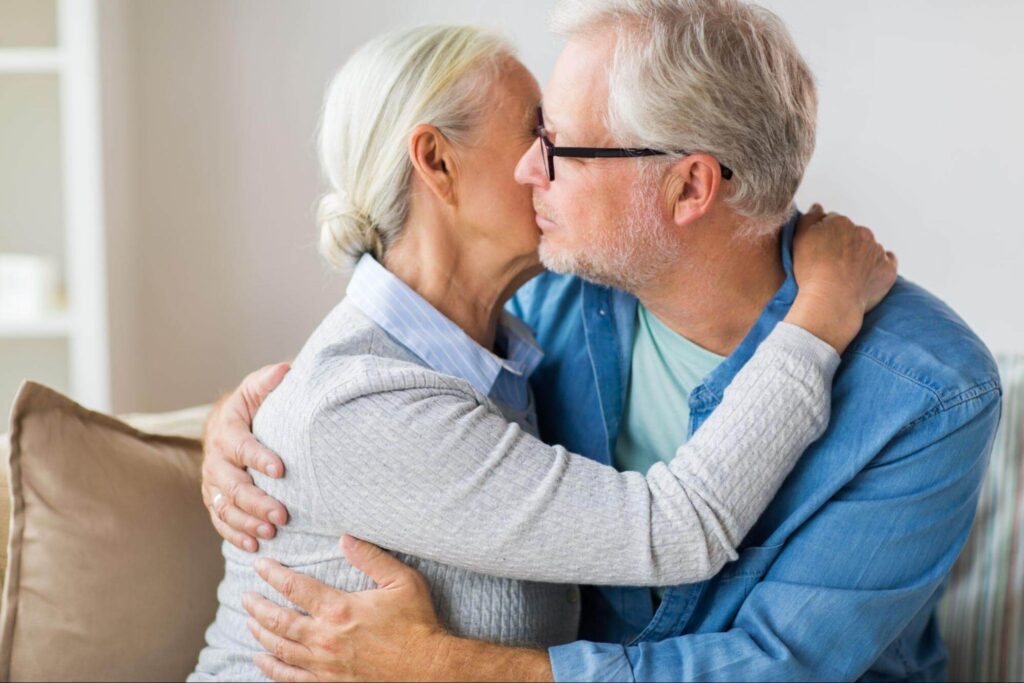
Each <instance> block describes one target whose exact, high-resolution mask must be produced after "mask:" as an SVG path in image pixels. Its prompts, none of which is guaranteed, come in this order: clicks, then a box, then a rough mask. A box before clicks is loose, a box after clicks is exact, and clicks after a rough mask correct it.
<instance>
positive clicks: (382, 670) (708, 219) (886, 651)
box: [206, 0, 1000, 680]
mask: <svg viewBox="0 0 1024 683" xmlns="http://www.w3.org/2000/svg"><path fill="white" fill-rule="evenodd" d="M555 25H556V27H557V28H558V30H559V31H560V32H561V33H562V34H563V35H565V36H566V37H567V38H568V42H567V45H566V47H565V49H564V51H563V52H562V54H561V56H560V57H559V59H558V62H557V65H556V67H555V70H554V72H553V74H552V76H551V80H550V82H549V84H548V86H547V89H546V91H545V99H544V109H543V120H542V127H540V128H539V139H538V141H537V143H536V145H535V146H534V147H533V148H532V149H531V150H530V151H529V152H528V153H527V154H526V155H525V156H524V157H523V158H522V160H521V161H520V163H519V166H518V168H517V171H516V173H517V178H518V180H519V181H520V182H521V183H524V184H527V185H529V186H531V187H532V188H533V193H534V201H535V206H536V209H537V222H538V225H539V226H540V228H541V230H542V231H543V240H542V245H541V255H542V258H543V260H544V263H545V265H546V266H547V267H548V268H549V269H550V270H552V271H556V272H549V273H546V274H544V275H542V276H540V277H539V278H537V279H536V280H534V281H533V282H532V283H530V284H529V285H527V286H526V287H525V288H524V289H523V290H522V291H521V292H520V293H519V294H518V295H517V297H516V298H515V299H514V300H513V302H512V304H511V306H512V309H513V312H514V313H515V314H517V315H518V316H520V317H521V318H523V319H524V320H525V321H526V322H527V323H528V324H529V325H530V326H531V327H533V328H534V329H535V330H536V336H537V339H538V341H539V342H540V343H541V345H542V346H543V348H544V349H545V351H546V354H547V355H546V357H545V360H544V362H543V364H542V365H541V366H540V368H539V369H538V370H537V372H536V373H535V374H534V375H533V377H532V379H531V382H532V384H533V386H534V389H535V393H536V400H537V407H538V413H539V417H540V420H541V425H542V434H543V436H544V437H545V439H546V440H547V441H549V442H551V443H560V444H564V445H565V446H566V447H567V448H569V449H571V450H572V451H575V452H578V453H583V454H586V455H588V456H589V457H591V458H593V459H594V460H597V461H599V462H602V463H611V464H614V465H615V466H617V467H619V468H620V469H635V470H639V471H641V472H642V471H646V469H647V468H648V467H649V466H650V465H651V464H652V462H651V461H650V460H649V459H646V458H645V457H644V456H643V455H642V454H643V453H672V452H673V451H674V446H675V444H676V443H677V442H678V441H679V440H681V438H683V437H685V436H686V435H687V434H692V433H693V432H694V430H696V429H697V428H698V427H699V426H700V425H701V424H702V423H703V422H704V421H705V420H706V419H707V417H708V415H709V414H710V413H711V412H712V411H714V410H715V408H716V406H717V405H718V403H719V402H720V400H721V398H722V392H723V390H724V389H725V387H727V386H728V385H729V383H730V381H731V380H732V378H733V377H734V376H735V375H736V373H737V372H738V370H739V369H740V368H741V367H742V366H743V365H744V363H745V362H746V361H747V359H749V358H750V356H751V354H752V353H753V351H754V349H755V348H756V347H757V345H758V344H759V343H760V341H761V340H762V339H764V337H765V336H766V335H767V334H768V332H769V331H770V330H771V329H772V328H773V326H774V325H775V324H776V323H777V322H778V321H779V320H780V319H782V317H783V316H784V315H785V313H786V311H787V310H788V308H789V306H790V304H791V303H792V301H793V297H794V293H795V290H796V284H795V282H794V279H793V275H792V264H791V258H790V247H791V241H792V235H793V229H794V225H795V216H790V215H789V214H790V212H791V211H792V208H791V207H792V201H793V196H794V193H795V192H796V189H797V187H798V185H799V183H800V180H801V177H802V175H803V172H804V168H805V166H806V164H807V162H808V159H809V158H810V155H811V153H812V150H813V146H814V134H815V114H816V95H815V90H814V85H813V81H812V78H811V75H810V73H809V71H808V69H807V67H806V65H805V64H804V62H803V60H802V59H801V57H800V55H799V54H798V52H797V51H796V49H795V47H794V46H793V44H792V42H791V40H790V38H789V36H788V34H787V32H786V31H785V29H784V27H783V26H782V25H781V23H780V22H779V21H778V20H777V18H775V17H774V16H773V15H771V14H770V13H769V12H767V11H765V10H762V9H760V8H757V7H755V6H751V5H746V4H742V3H740V2H738V1H737V0H588V1H587V2H564V3H562V4H561V5H559V7H558V10H557V11H556V17H555ZM624 147H628V148H644V149H651V150H666V151H682V150H689V151H690V152H693V153H690V154H686V155H683V154H666V155H659V156H650V157H649V158H646V159H643V160H640V159H629V160H626V161H622V160H618V161H616V160H612V159H607V158H599V157H601V156H602V155H604V154H605V153H604V152H602V151H600V150H601V149H604V150H608V149H609V148H624ZM595 157H597V158H595ZM630 188H632V190H631V189H630ZM630 215H633V216H636V215H640V216H641V217H642V218H643V220H639V221H637V220H633V221H630V220H626V219H625V217H627V216H630ZM626 225H637V226H641V227H640V228H638V229H637V230H635V231H633V232H630V231H626V230H624V229H623V227H622V226H626ZM556 273H567V274H556ZM279 375H280V370H278V369H275V370H274V371H272V372H270V373H269V375H268V376H253V378H251V379H249V380H247V381H246V382H245V383H243V385H242V386H241V387H240V388H239V390H238V391H236V393H235V394H234V395H233V396H232V397H230V398H229V399H228V400H227V401H226V402H225V403H224V405H223V406H222V407H221V409H220V410H219V411H218V412H217V414H216V415H215V417H214V418H213V420H212V421H211V424H210V427H209V433H208V439H207V445H208V448H207V450H208V457H207V467H206V472H207V484H217V485H219V487H220V489H222V490H224V491H225V492H227V493H228V495H227V496H226V497H225V496H221V498H220V499H219V500H218V506H217V510H216V513H217V515H218V517H219V518H220V520H222V521H218V525H219V526H218V528H220V529H221V530H222V533H225V534H226V535H228V536H231V537H232V540H234V542H236V543H239V544H245V543H248V544H250V547H251V548H255V539H253V538H248V537H246V536H245V535H238V534H239V532H238V531H237V530H239V529H248V530H249V532H250V533H255V531H254V529H255V526H254V524H253V522H254V521H255V522H258V521H259V520H266V521H267V522H270V523H280V522H283V521H284V519H285V517H284V514H285V511H284V510H283V509H282V508H281V506H280V505H279V504H276V503H274V502H273V501H270V500H268V499H267V498H266V497H265V496H262V495H260V494H259V493H258V492H257V491H256V490H254V489H253V488H252V487H251V486H248V485H246V482H248V481H249V480H248V478H247V476H246V475H245V474H244V473H243V472H242V471H241V470H240V469H238V468H239V467H240V466H242V465H248V466H250V467H255V468H258V469H260V470H261V471H264V472H266V473H268V474H270V475H272V476H280V475H281V473H282V472H283V464H282V463H281V462H280V460H278V459H277V458H276V457H275V456H272V455H271V454H269V453H267V452H265V451H263V450H261V449H259V448H258V447H255V446H253V445H252V441H251V440H246V439H247V437H249V435H248V429H249V425H250V423H251V416H252V413H253V412H254V411H255V409H256V407H258V404H259V401H260V400H261V397H262V395H265V393H266V392H267V391H269V390H270V388H272V386H273V384H274V383H275V381H276V380H277V379H278V378H279ZM999 405H1000V387H999V383H998V378H997V374H996V369H995V367H994V364H993V362H992V360H991V358H990V356H989V354H988V352H987V350H986V349H985V347H984V346H983V345H982V343H981V342H980V341H979V340H978V339H977V338H976V337H975V336H974V335H973V334H972V333H971V332H970V330H969V329H968V328H967V327H966V326H965V325H964V323H963V322H962V321H961V320H960V319H959V318H958V317H957V316H956V315H955V314H954V313H953V312H952V311H951V310H950V309H949V308H947V307H946V306H945V305H944V304H942V303H941V302H940V301H938V300H937V299H935V298H934V297H933V296H931V295H930V294H928V293H927V292H925V291H924V290H922V289H921V288H919V287H917V286H915V285H913V284H911V283H909V282H906V281H902V280H901V281H900V282H898V283H897V285H896V287H895V288H894V290H893V291H892V293H891V294H890V295H889V297H888V298H887V299H886V300H885V301H884V302H883V303H882V304H881V305H880V306H879V307H878V308H877V309H876V310H875V311H873V312H872V313H871V314H869V315H868V317H867V318H866V320H865V322H864V327H863V330H862V332H861V334H860V336H859V337H858V338H857V340H856V341H855V342H854V343H853V344H852V345H851V346H850V348H849V350H848V351H847V352H846V354H845V357H844V363H843V366H842V368H841V370H840V371H839V373H838V375H837V377H836V380H835V384H834V394H833V408H834V411H833V418H832V423H831V426H830V428H829V430H828V431H827V432H826V434H825V435H824V437H822V438H821V439H820V440H819V441H818V442H817V443H816V444H814V445H812V446H811V448H810V449H809V450H808V452H807V454H806V455H805V457H804V458H803V460H802V461H801V462H800V463H799V464H798V465H797V467H796V469H795V470H794V471H793V473H792V474H791V475H790V477H789V479H788V480H787V482H786V484H785V485H784V486H783V488H782V490H781V491H780V492H779V494H778V496H777V497H776V499H775V500H774V502H773V503H772V505H771V507H769V509H768V510H767V512H766V513H765V514H764V516H763V517H762V518H761V520H760V522H759V523H758V525H757V526H756V527H755V528H754V530H753V531H752V532H751V533H750V534H749V536H748V537H747V538H746V539H745V541H744V547H743V549H742V551H741V553H740V557H739V559H738V560H737V561H736V562H734V563H732V564H730V565H728V566H727V567H726V568H725V570H724V571H722V572H721V573H720V574H719V575H718V576H717V577H715V578H714V579H713V580H711V581H708V582H705V583H701V584H697V585H684V586H678V587H672V588H669V589H667V590H664V591H660V592H656V591H651V590H650V589H646V588H623V587H612V588H609V587H592V588H587V589H585V590H584V592H583V600H584V611H583V619H582V624H581V632H580V637H581V638H582V640H580V641H577V642H574V643H570V644H567V645H562V646H558V647H554V648H552V649H550V650H549V651H547V652H544V651H534V650H529V649H511V648H505V647H501V646H498V645H493V644H489V643H483V642H476V641H471V640H465V639H460V638H457V637H455V636H453V635H450V634H448V633H445V632H444V630H443V629H441V628H440V627H439V626H438V624H437V621H436V619H435V617H434V613H433V609H432V606H431V604H430V596H429V593H428V591H427V589H426V586H425V584H424V583H423V581H422V580H421V579H420V578H419V577H418V576H417V575H416V574H415V573H414V572H412V571H411V570H409V569H408V568H406V567H404V566H403V565H401V564H400V563H398V562H397V560H395V559H394V558H393V557H391V556H390V555H388V554H387V553H385V552H383V551H381V550H380V549H378V548H376V547H374V546H370V545H368V544H365V543H362V542H360V541H357V540H355V539H351V538H349V537H345V538H344V539H343V541H342V547H343V550H344V552H345V554H346V555H347V556H348V557H349V559H350V561H352V562H353V564H355V565H356V566H358V567H360V568H361V569H363V570H364V571H365V572H366V573H367V574H369V575H370V576H371V577H372V578H373V579H374V580H375V581H377V583H378V584H379V586H380V588H379V589H378V590H373V591H367V592H364V593H358V594H351V595H350V594H345V593H342V592H340V591H336V590H334V589H331V588H329V587H327V586H324V585H322V584H319V583H317V582H315V581H314V580H312V579H309V578H307V577H303V576H301V575H298V574H295V573H293V572H290V571H288V570H286V569H284V568H283V567H280V566H279V565H274V564H273V563H269V562H266V561H262V560H261V561H260V563H258V564H259V566H260V572H261V574H262V575H263V576H264V577H265V578H266V579H267V580H268V581H269V582H270V583H271V584H272V585H273V586H275V587H276V588H277V589H278V590H280V591H281V592H282V593H283V594H284V595H285V597H286V598H288V599H289V600H290V601H291V602H292V603H294V604H296V605H298V606H299V607H301V608H302V609H303V610H304V611H306V612H307V613H308V615H304V614H300V613H299V612H297V611H293V610H287V609H282V608H279V607H277V606H276V605H273V604H272V603H270V602H268V601H265V600H259V599H254V600H250V601H249V602H248V605H247V609H249V611H250V613H251V614H252V615H253V617H254V620H253V622H252V624H251V627H252V629H253V631H254V633H255V634H256V636H257V637H258V638H259V639H260V641H261V642H262V643H263V644H264V645H265V646H266V647H267V649H268V651H270V652H271V653H273V655H266V656H262V657H261V662H260V664H261V667H262V668H263V669H264V670H265V671H266V672H267V673H268V674H269V675H271V676H273V677H275V678H278V679H281V680H314V679H316V678H335V679H341V678H355V679H363V678H366V679H369V678H377V679H413V678H417V679H500V680H550V679H551V678H552V677H553V678H554V679H555V680H793V679H813V680H854V679H858V678H863V679H869V680H883V679H884V680H890V679H891V680H910V679H914V680H939V679H942V678H943V677H944V675H945V650H944V648H943V645H942V641H941V638H940V636H939V634H938V632H937V627H936V621H935V614H934V612H935V606H936V603H937V602H938V600H939V597H940V595H941V593H942V589H943V585H944V581H945V578H946V576H947V574H948V572H949V570H950V567H951V566H952V564H953V562H954V560H955V559H956V557H957V554H958V553H959V551H960V549H961V547H962V546H963V543H964V541H965V539H966V537H967V533H968V531H969V529H970V526H971V522H972V520H973V516H974V510H975V505H976V500H977V493H978V489H979V486H980V482H981V479H982V473H983V471H984V468H985V466H986V461H987V456H988V453H989V450H990V448H991V444H992V439H993V435H994V432H995V429H996V425H997V421H998V415H999ZM680 413H683V414H687V413H688V414H689V416H690V419H689V425H679V424H678V423H677V422H676V421H675V419H674V418H675V416H678V415H679V414H680ZM670 416H671V419H670ZM249 438H251V437H249ZM235 453H237V454H238V455H235ZM232 482H233V483H234V485H229V483H232ZM211 493H213V491H212V490H207V492H206V495H207V496H208V500H211V499H212V498H210V494H211ZM254 515H255V517H254ZM257 518H259V519H257ZM225 522H227V525H225ZM228 525H230V526H233V527H235V530H231V529H229V528H228ZM262 535H264V536H267V535H268V533H267V530H266V529H264V530H263V532H262Z"/></svg>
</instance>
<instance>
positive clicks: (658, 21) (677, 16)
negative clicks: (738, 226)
mask: <svg viewBox="0 0 1024 683" xmlns="http://www.w3.org/2000/svg"><path fill="white" fill-rule="evenodd" d="M551 23H552V27H553V29H554V30H555V31H556V32H558V33H560V34H562V35H564V36H566V37H569V38H572V37H574V36H584V35H586V33H588V32H590V31H593V30H595V29H599V28H602V27H605V26H607V27H610V28H612V29H613V30H615V31H616V34H617V43H616V49H615V58H614V63H613V65H612V68H611V70H610V72H609V103H608V112H607V124H608V128H609V130H610V131H611V133H612V134H613V135H614V136H616V137H617V138H618V139H619V140H620V141H621V143H622V144H623V145H624V146H630V147H634V146H635V147H651V148H654V149H663V150H687V151H689V152H705V153H708V154H711V155H713V156H714V157H716V158H717V159H718V160H719V161H720V162H721V163H723V164H725V165H726V166H728V167H729V168H731V169H732V170H733V171H734V173H735V175H734V176H733V179H732V181H731V182H730V183H728V186H731V192H730V194H729V195H728V199H727V202H728V203H729V205H730V206H731V207H732V208H733V209H734V210H735V211H736V212H737V213H739V214H741V215H743V216H746V217H748V218H749V219H751V220H750V221H749V223H750V227H751V228H752V229H753V230H755V231H757V232H761V231H763V230H770V229H772V228H776V227H778V225H779V224H780V222H781V219H782V218H784V217H785V215H786V214H787V213H788V212H789V211H790V210H791V208H792V202H793V197H794V195H795V194H796V190H797V188H798V187H799V185H800V181H801V179H802V178H803V174H804V170H805V168H806V167H807V163H808V161H809V160H810V157H811V153H812V152H813V151H814V138H815V119H816V116H817V94H816V91H815V86H814V77H813V76H812V75H811V72H810V69H809V68H808V67H807V64H806V63H805V62H804V60H803V58H802V57H801V56H800V53H799V52H798V51H797V49H796V46H795V45H794V43H793V40H792V38H791V37H790V35H789V32H788V31H787V30H786V28H785V26H784V25H783V24H782V21H781V20H780V19H779V18H778V17H777V16H775V15H774V14H772V13H771V12H769V11H768V10H766V9H764V8H762V7H758V6H756V5H752V4H747V3H745V2H741V1H740V0H561V1H560V2H559V3H558V5H557V6H556V8H555V11H554V14H553V16H552V22H551Z"/></svg>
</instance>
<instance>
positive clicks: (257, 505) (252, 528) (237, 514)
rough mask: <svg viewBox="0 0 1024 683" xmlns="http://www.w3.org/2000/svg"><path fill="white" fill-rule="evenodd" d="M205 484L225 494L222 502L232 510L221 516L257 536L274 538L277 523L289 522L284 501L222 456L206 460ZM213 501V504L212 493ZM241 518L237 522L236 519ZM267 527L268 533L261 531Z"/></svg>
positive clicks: (208, 488)
mask: <svg viewBox="0 0 1024 683" xmlns="http://www.w3.org/2000/svg"><path fill="white" fill-rule="evenodd" d="M203 485H204V488H206V489H207V490H208V491H214V490H216V491H220V492H221V493H223V494H224V495H223V501H222V505H223V506H224V508H225V509H231V510H232V512H231V513H230V514H231V516H229V513H227V512H224V510H222V509H221V507H219V506H218V510H219V511H221V519H223V520H224V521H225V522H227V523H228V524H230V525H231V526H233V527H235V528H236V529H238V530H239V531H245V532H247V533H249V534H251V535H253V536H255V535H257V534H259V535H260V536H262V537H263V538H273V536H274V533H275V529H274V526H273V525H274V524H284V523H285V522H287V521H288V510H287V509H286V508H285V507H284V505H282V504H281V503H280V502H278V501H277V500H275V499H274V498H273V497H271V496H270V495H268V494H267V493H266V492H265V491H264V490H263V489H261V488H260V487H258V486H256V485H255V484H254V483H253V481H252V477H251V476H250V475H249V473H248V472H247V471H246V470H243V469H240V468H238V467H236V466H235V465H233V464H231V463H229V462H226V461H224V460H221V459H218V458H209V459H207V460H206V461H205V462H204V463H203ZM209 495H210V496H211V497H210V499H209V501H208V502H209V503H212V502H213V500H212V497H213V496H212V494H209ZM236 520H237V521H236ZM261 526H266V527H267V529H266V532H265V533H263V532H260V531H259V529H260V527H261Z"/></svg>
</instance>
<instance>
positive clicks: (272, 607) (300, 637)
mask: <svg viewBox="0 0 1024 683" xmlns="http://www.w3.org/2000/svg"><path fill="white" fill-rule="evenodd" d="M242 606H243V607H245V611H246V612H248V613H249V615H250V616H251V617H252V618H253V619H255V620H256V622H257V623H258V624H259V625H260V626H262V627H263V628H265V629H267V630H268V631H270V632H271V633H274V634H276V635H279V636H281V637H282V638H287V639H288V640H297V641H299V642H305V641H306V640H307V634H308V633H309V630H310V627H311V624H312V622H313V620H312V618H311V617H307V616H306V615H304V614H300V613H299V612H296V611H295V610H293V609H290V608H288V607H281V606H280V605H278V604H276V603H273V602H271V601H270V600H267V599H266V598H265V597H263V596H262V595H260V594H258V593H246V594H244V595H243V596H242Z"/></svg>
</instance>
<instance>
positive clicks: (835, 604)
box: [550, 389, 1000, 681]
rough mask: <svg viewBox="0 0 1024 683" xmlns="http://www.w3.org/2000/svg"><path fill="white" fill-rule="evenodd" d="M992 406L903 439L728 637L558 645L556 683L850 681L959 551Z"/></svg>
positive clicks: (811, 534)
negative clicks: (594, 682) (604, 682)
mask: <svg viewBox="0 0 1024 683" xmlns="http://www.w3.org/2000/svg"><path fill="white" fill-rule="evenodd" d="M999 407H1000V400H999V392H998V390H997V389H992V390H991V391H989V392H987V393H985V394H982V395H980V396H975V397H973V398H971V399H969V400H966V401H964V402H963V403H960V404H959V405H956V406H952V407H949V408H947V409H946V410H943V411H941V412H939V413H937V414H935V415H932V416H931V417H929V418H927V419H926V420H924V421H923V422H921V423H919V424H918V425H916V426H915V427H913V428H911V429H908V430H906V431H904V432H903V433H902V434H901V435H899V436H898V437H897V438H896V439H895V440H894V441H893V442H892V443H891V444H890V445H889V446H888V447H887V448H886V450H885V451H884V452H883V453H882V454H881V455H880V456H879V457H878V458H876V459H875V460H874V461H873V462H872V464H871V465H870V466H869V467H868V468H866V469H865V470H863V471H861V472H860V473H859V474H858V475H857V477H855V478H854V479H853V481H851V482H850V484H848V485H847V486H846V487H845V488H843V489H842V490H841V491H840V492H839V493H838V494H837V495H835V496H834V497H833V498H832V499H830V500H829V501H828V502H827V503H826V504H825V505H824V506H822V508H821V509H820V510H819V511H818V512H817V513H815V515H814V516H813V517H811V519H809V520H808V521H807V522H806V523H805V524H804V525H803V526H802V527H801V528H800V529H799V530H798V531H797V532H796V533H795V534H793V535H792V536H791V537H790V538H789V539H788V540H787V542H786V545H785V548H783V550H782V552H781V553H780V555H779V557H778V558H777V559H776V561H775V562H774V564H773V565H772V567H771V569H770V570H769V572H768V574H767V575H766V576H765V577H764V579H763V580H762V581H760V582H759V583H758V584H757V586H756V587H755V588H754V590H753V591H751V593H750V595H749V596H748V597H747V599H746V600H745V602H744V604H743V605H742V607H741V608H740V611H739V613H738V615H737V617H736V619H735V621H734V622H733V624H732V628H731V629H730V630H729V631H727V632H724V633H699V634H689V635H684V636H679V637H675V638H670V639H667V640H664V641H661V642H650V643H641V644H637V645H633V646H629V647H623V646H621V645H609V644H602V643H588V642H576V643H571V644H569V645H565V646H561V647H555V648H552V649H551V650H550V655H551V661H552V666H553V670H554V675H555V678H556V680H559V681H568V680H621V679H622V677H623V674H625V673H627V672H628V675H629V676H631V677H632V678H633V679H635V680H688V681H699V680H855V679H857V678H858V677H860V676H861V675H862V674H863V673H864V672H865V671H866V670H867V669H868V668H869V667H870V666H871V665H872V664H873V663H874V662H875V661H876V660H877V659H878V657H879V656H880V655H881V653H882V652H883V651H884V650H885V649H886V648H887V647H888V646H889V645H890V644H891V643H892V642H893V640H894V639H895V638H897V637H898V636H899V634H900V633H901V632H902V631H903V630H904V629H905V628H906V626H907V625H908V623H909V622H910V621H911V619H913V618H914V617H915V616H916V615H917V614H918V613H919V612H920V610H921V609H922V608H923V607H924V606H925V605H926V604H927V603H928V602H929V600H931V599H932V598H933V596H934V594H935V592H936V590H938V589H939V587H940V586H941V585H942V583H943V581H944V580H945V577H946V576H947V575H948V573H949V570H950V568H951V567H952V565H953V563H954V561H955V560H956V558H957V556H958V555H959V553H960V550H961V549H962V547H963V544H964V542H965V541H966V539H967V535H968V533H969V531H970V527H971V523H972V522H973V519H974V514H975V509H976V507H977V500H978V493H979V490H980V487H981V482H982V481H983V476H984V471H985V468H986V465H987V461H988V454H989V452H990V449H991V446H992V439H993V437H994V434H995V431H996V426H997V424H998V420H999ZM808 558H813V560H814V561H812V562H809V561H808ZM913 673H914V672H906V674H907V675H911V674H913Z"/></svg>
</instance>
